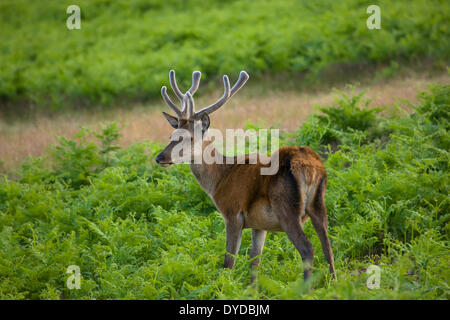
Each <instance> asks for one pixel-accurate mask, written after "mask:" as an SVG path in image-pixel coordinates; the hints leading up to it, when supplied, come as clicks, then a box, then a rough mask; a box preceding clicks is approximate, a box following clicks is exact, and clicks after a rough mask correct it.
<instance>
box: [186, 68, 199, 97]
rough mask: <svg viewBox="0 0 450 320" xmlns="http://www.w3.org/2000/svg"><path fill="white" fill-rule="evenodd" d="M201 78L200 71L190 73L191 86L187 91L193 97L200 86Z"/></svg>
mask: <svg viewBox="0 0 450 320" xmlns="http://www.w3.org/2000/svg"><path fill="white" fill-rule="evenodd" d="M201 77H202V73H201V72H200V71H195V72H193V73H192V86H191V88H190V89H189V90H188V92H189V93H190V94H191V95H192V96H193V95H194V93H195V91H197V89H198V86H199V85H200V78H201Z"/></svg>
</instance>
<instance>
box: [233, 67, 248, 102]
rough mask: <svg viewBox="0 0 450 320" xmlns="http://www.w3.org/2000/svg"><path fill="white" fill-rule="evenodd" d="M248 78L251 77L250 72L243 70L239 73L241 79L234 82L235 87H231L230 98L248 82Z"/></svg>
mask: <svg viewBox="0 0 450 320" xmlns="http://www.w3.org/2000/svg"><path fill="white" fill-rule="evenodd" d="M248 78H250V76H249V75H248V73H247V72H245V71H241V73H240V74H239V79H238V80H237V81H236V83H235V84H234V86H233V88H231V93H230V98H231V97H232V96H233V95H234V94H235V93H236V92H238V91H239V89H241V88H242V87H243V86H244V84H245V83H246V82H247V80H248Z"/></svg>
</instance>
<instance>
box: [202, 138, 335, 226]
mask: <svg viewBox="0 0 450 320" xmlns="http://www.w3.org/2000/svg"><path fill="white" fill-rule="evenodd" d="M277 152H278V157H279V169H278V172H277V173H276V174H274V175H261V174H260V169H261V167H265V166H270V164H267V165H263V164H261V163H259V162H258V163H256V164H248V163H246V164H234V165H231V166H230V168H229V173H228V174H227V175H226V176H225V177H224V178H223V179H222V181H220V183H219V184H218V185H217V187H216V189H215V191H214V193H213V194H212V196H211V198H212V199H213V201H214V202H215V204H216V206H217V208H218V209H219V211H221V212H222V214H223V215H224V218H225V219H227V215H228V214H230V215H235V214H236V213H238V214H240V215H241V219H243V223H244V228H253V229H259V230H266V231H284V229H283V228H282V225H281V224H280V219H281V220H282V219H283V214H284V213H283V212H291V213H296V216H293V217H290V218H294V219H298V220H299V221H300V222H301V223H302V224H303V223H305V222H306V221H307V218H308V217H309V216H308V214H309V213H311V212H314V211H313V210H311V208H313V207H314V206H317V205H320V204H321V203H322V202H323V197H324V194H325V189H326V181H327V175H326V171H325V168H324V166H323V164H322V162H321V161H320V158H319V157H318V155H317V154H316V153H315V152H314V151H313V150H312V149H310V148H309V147H304V146H303V147H283V148H280V149H279V150H278V151H277ZM273 158H274V157H273V156H272V159H273ZM280 204H283V206H287V207H290V208H288V210H281V209H282V208H278V206H279V205H280Z"/></svg>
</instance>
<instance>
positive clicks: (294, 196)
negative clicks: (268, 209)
mask: <svg viewBox="0 0 450 320" xmlns="http://www.w3.org/2000/svg"><path fill="white" fill-rule="evenodd" d="M270 200H271V205H272V208H274V211H275V213H276V214H277V216H278V220H279V221H280V225H281V228H282V229H283V231H284V232H286V234H287V236H288V238H289V240H290V241H291V242H292V244H293V245H294V246H295V248H296V249H297V250H298V252H299V253H300V255H301V257H302V260H303V270H304V271H303V274H304V280H308V279H309V278H310V277H311V275H312V264H313V257H314V249H313V246H312V244H311V241H309V239H308V238H307V237H306V234H305V232H304V231H303V228H302V225H301V217H302V216H304V213H305V203H304V200H303V199H302V198H301V197H300V193H299V190H298V186H297V182H296V180H295V178H294V176H293V175H292V173H291V172H290V170H289V171H287V170H286V171H285V172H284V173H282V174H281V176H280V178H279V179H278V181H277V182H276V183H275V184H274V185H273V188H272V190H271V192H270Z"/></svg>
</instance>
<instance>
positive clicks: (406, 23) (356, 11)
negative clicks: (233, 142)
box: [0, 0, 450, 110]
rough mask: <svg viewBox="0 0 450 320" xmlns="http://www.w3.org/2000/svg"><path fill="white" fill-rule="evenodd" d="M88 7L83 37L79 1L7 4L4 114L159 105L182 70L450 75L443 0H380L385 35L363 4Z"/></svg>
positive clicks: (0, 96) (155, 2) (2, 15)
mask: <svg viewBox="0 0 450 320" xmlns="http://www.w3.org/2000/svg"><path fill="white" fill-rule="evenodd" d="M76 3H77V4H78V5H79V6H80V8H81V19H82V22H81V29H80V30H68V29H67V28H66V24H65V21H66V19H67V17H68V15H67V14H66V9H67V7H68V6H69V5H71V4H74V2H73V1H67V0H65V1H50V2H46V3H45V5H43V4H42V3H38V2H36V1H30V0H14V1H13V0H5V1H2V2H1V3H0V37H1V39H2V41H1V42H0V102H1V103H0V107H1V108H2V109H15V108H17V106H18V105H20V104H24V105H26V106H28V107H35V108H43V109H47V110H55V109H65V108H67V107H68V106H92V105H97V104H103V105H110V104H114V103H117V101H122V102H123V103H136V102H142V101H148V99H150V98H154V97H156V96H159V90H160V87H161V84H162V83H167V70H169V69H171V68H174V69H176V70H177V72H178V75H179V76H180V77H179V78H180V79H182V80H181V81H182V85H183V86H187V84H188V82H189V80H188V79H190V74H191V72H192V70H193V69H199V70H202V72H203V74H204V78H206V79H208V80H209V83H210V85H211V86H214V81H211V79H217V78H218V77H219V76H220V75H222V74H224V73H228V74H231V75H237V74H238V72H239V71H240V70H242V69H246V70H247V71H248V72H249V73H250V74H251V75H253V77H254V78H255V79H256V78H258V79H261V78H264V77H265V76H267V74H269V75H277V74H280V73H288V74H289V75H290V76H299V75H307V77H308V78H310V79H314V78H316V77H317V75H318V74H320V73H321V72H322V71H324V70H331V72H330V73H329V74H345V73H347V72H348V69H349V68H350V67H351V66H358V67H360V68H364V67H367V66H374V65H385V66H387V67H386V68H385V70H384V73H385V75H389V74H394V73H396V72H397V68H398V63H399V61H400V62H401V61H406V62H407V63H410V64H413V65H415V64H417V63H419V62H420V61H421V60H422V59H429V60H431V61H432V64H433V67H434V68H440V69H443V68H445V66H446V65H447V62H448V59H449V52H450V50H449V48H450V44H449V39H450V37H449V30H450V28H449V25H448V21H449V14H448V12H450V10H449V5H448V2H446V1H439V0H433V1H430V0H419V1H414V2H413V3H412V2H411V1H406V0H402V1H374V2H372V3H371V4H377V5H379V6H380V8H381V15H382V19H381V20H382V23H381V29H380V30H369V29H368V28H367V27H366V20H367V18H368V14H367V13H366V9H367V6H368V4H367V3H366V2H364V1H359V0H349V1H345V2H336V1H333V0H322V1H316V2H314V3H311V1H297V0H284V1H257V2H255V1H246V0H235V1H232V2H228V3H227V4H226V5H224V4H223V2H222V1H218V0H207V1H206V2H205V0H201V1H200V0H191V1H182V0H171V1H162V0H152V1H147V0H136V1H132V2H130V1H110V0H79V1H76ZM205 8H208V9H207V10H206V9H205ZM193 17H195V19H194V18H193ZM336 70H338V71H339V72H334V71H336Z"/></svg>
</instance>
